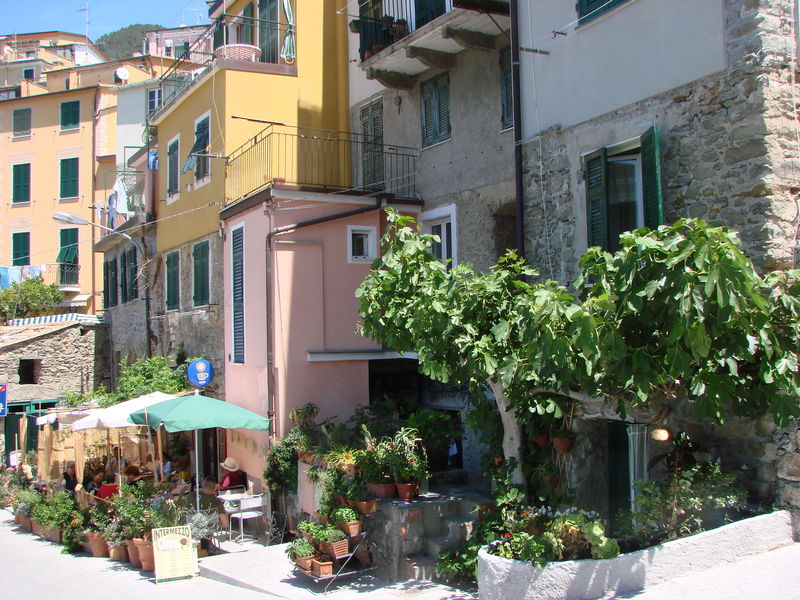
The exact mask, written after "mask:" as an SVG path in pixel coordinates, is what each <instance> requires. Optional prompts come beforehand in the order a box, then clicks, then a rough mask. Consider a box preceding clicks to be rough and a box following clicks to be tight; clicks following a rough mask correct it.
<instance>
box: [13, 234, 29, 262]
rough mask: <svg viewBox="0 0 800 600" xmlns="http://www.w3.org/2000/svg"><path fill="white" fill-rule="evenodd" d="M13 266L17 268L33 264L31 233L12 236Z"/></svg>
mask: <svg viewBox="0 0 800 600" xmlns="http://www.w3.org/2000/svg"><path fill="white" fill-rule="evenodd" d="M11 264H13V265H14V266H15V267H18V266H24V265H29V264H31V234H30V232H29V231H21V232H18V233H12V234H11Z"/></svg>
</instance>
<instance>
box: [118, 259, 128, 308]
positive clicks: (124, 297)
mask: <svg viewBox="0 0 800 600" xmlns="http://www.w3.org/2000/svg"><path fill="white" fill-rule="evenodd" d="M119 260H120V264H119V295H120V301H121V302H123V303H125V302H127V301H128V253H127V252H123V253H122V254H121V255H120V258H119Z"/></svg>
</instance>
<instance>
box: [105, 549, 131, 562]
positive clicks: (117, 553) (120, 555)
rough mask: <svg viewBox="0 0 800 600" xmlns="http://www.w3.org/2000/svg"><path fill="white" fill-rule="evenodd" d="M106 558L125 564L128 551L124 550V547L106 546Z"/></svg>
mask: <svg viewBox="0 0 800 600" xmlns="http://www.w3.org/2000/svg"><path fill="white" fill-rule="evenodd" d="M108 556H109V558H110V559H111V560H118V561H120V562H127V561H128V550H127V549H126V548H125V546H108Z"/></svg>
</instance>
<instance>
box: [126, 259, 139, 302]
mask: <svg viewBox="0 0 800 600" xmlns="http://www.w3.org/2000/svg"><path fill="white" fill-rule="evenodd" d="M138 270H139V265H138V261H137V259H136V247H135V246H134V247H133V248H131V249H130V250H129V251H128V299H129V300H133V299H134V298H138V297H139V284H138V278H137V274H138Z"/></svg>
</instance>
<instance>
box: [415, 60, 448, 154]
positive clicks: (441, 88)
mask: <svg viewBox="0 0 800 600" xmlns="http://www.w3.org/2000/svg"><path fill="white" fill-rule="evenodd" d="M420 109H421V113H422V114H421V117H422V145H423V146H431V145H433V144H437V143H439V142H442V141H444V140H446V139H447V138H449V137H450V79H449V77H448V75H447V73H442V74H440V75H437V76H436V77H433V78H432V79H428V80H427V81H423V82H422V84H421V86H420Z"/></svg>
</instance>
